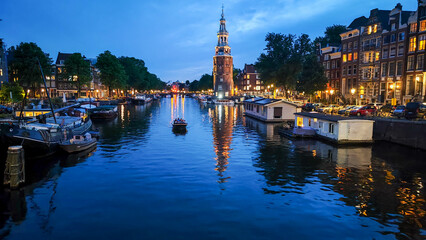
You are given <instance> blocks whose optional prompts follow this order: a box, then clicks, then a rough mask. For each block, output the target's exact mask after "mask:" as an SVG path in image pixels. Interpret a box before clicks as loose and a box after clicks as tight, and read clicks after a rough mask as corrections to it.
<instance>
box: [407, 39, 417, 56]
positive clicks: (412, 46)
mask: <svg viewBox="0 0 426 240" xmlns="http://www.w3.org/2000/svg"><path fill="white" fill-rule="evenodd" d="M416 39H417V38H416V37H411V38H410V46H409V48H408V51H409V52H414V51H416Z"/></svg>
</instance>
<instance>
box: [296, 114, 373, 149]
mask: <svg viewBox="0 0 426 240" xmlns="http://www.w3.org/2000/svg"><path fill="white" fill-rule="evenodd" d="M294 115H295V120H294V126H295V127H311V128H313V129H314V130H315V132H316V136H317V137H320V138H324V139H326V140H330V141H332V142H336V143H370V142H373V124H374V121H373V120H366V119H357V118H348V117H342V116H333V115H326V114H322V113H307V112H300V113H295V114H294Z"/></svg>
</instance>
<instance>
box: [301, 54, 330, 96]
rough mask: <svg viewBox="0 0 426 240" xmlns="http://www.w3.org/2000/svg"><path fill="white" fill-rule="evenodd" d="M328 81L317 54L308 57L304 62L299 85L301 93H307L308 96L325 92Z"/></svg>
mask: <svg viewBox="0 0 426 240" xmlns="http://www.w3.org/2000/svg"><path fill="white" fill-rule="evenodd" d="M327 82H328V79H327V78H326V77H325V75H324V67H323V66H322V64H321V63H320V62H319V61H318V57H317V56H316V55H315V54H310V55H307V56H306V57H305V59H304V61H303V69H302V72H301V74H300V77H299V81H298V84H297V90H298V91H299V92H305V93H306V94H308V95H312V94H314V93H315V92H316V91H323V90H325V89H326V87H327Z"/></svg>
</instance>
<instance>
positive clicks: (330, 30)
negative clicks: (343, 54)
mask: <svg viewBox="0 0 426 240" xmlns="http://www.w3.org/2000/svg"><path fill="white" fill-rule="evenodd" d="M346 31H347V29H346V26H344V25H333V26H329V27H327V28H326V30H325V32H324V37H317V38H316V39H315V41H314V43H315V44H316V45H319V44H321V47H326V46H327V45H331V46H339V45H340V44H341V42H342V41H341V37H340V34H341V33H344V32H346Z"/></svg>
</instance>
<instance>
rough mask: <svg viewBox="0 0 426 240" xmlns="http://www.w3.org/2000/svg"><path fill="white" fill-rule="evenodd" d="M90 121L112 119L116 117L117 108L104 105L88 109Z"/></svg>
mask: <svg viewBox="0 0 426 240" xmlns="http://www.w3.org/2000/svg"><path fill="white" fill-rule="evenodd" d="M89 113H90V118H91V119H113V118H116V117H117V116H118V112H117V106H112V105H104V106H100V107H97V108H95V109H90V110H89Z"/></svg>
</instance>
